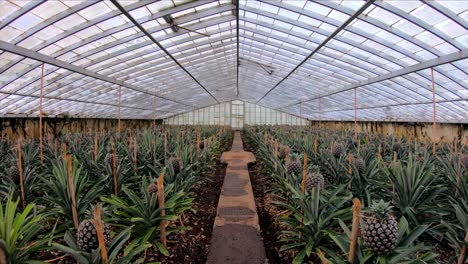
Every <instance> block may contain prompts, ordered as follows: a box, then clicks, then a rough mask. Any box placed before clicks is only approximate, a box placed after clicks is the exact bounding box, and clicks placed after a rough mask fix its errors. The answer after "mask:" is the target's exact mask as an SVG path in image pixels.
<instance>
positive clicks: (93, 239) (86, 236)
mask: <svg viewBox="0 0 468 264" xmlns="http://www.w3.org/2000/svg"><path fill="white" fill-rule="evenodd" d="M101 222H102V221H101ZM102 227H103V230H102V233H103V236H104V241H105V243H106V245H108V244H109V242H110V228H109V225H108V224H106V223H104V222H102ZM96 230H97V229H96V226H95V223H94V220H90V219H88V220H84V221H83V222H81V224H80V226H79V227H78V235H77V237H78V247H79V248H80V249H81V250H83V251H86V252H91V251H92V250H94V249H97V248H98V247H99V242H98V236H97V231H96Z"/></svg>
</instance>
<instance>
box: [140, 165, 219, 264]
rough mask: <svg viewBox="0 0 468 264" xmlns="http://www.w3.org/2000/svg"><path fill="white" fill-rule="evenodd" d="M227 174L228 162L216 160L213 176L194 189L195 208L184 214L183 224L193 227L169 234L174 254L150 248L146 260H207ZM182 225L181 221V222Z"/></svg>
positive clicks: (194, 261)
mask: <svg viewBox="0 0 468 264" xmlns="http://www.w3.org/2000/svg"><path fill="white" fill-rule="evenodd" d="M225 175H226V164H223V163H221V162H220V161H219V160H217V161H216V165H215V168H214V169H213V171H212V177H213V178H212V180H210V181H206V182H205V183H203V184H201V185H199V186H196V187H195V188H194V189H193V193H194V196H195V197H194V201H193V207H192V209H193V211H188V212H187V213H186V214H184V215H183V216H182V217H181V219H183V220H182V221H183V224H184V225H185V226H190V227H191V230H188V231H182V232H179V233H177V234H175V235H174V236H170V237H168V240H169V244H168V250H169V252H170V256H167V257H166V256H164V255H162V254H161V253H160V252H159V251H155V250H152V249H151V250H148V251H147V252H146V257H145V260H147V261H160V262H161V263H191V264H202V263H203V264H204V263H205V262H206V258H207V256H208V248H209V245H210V240H211V233H212V231H213V225H214V220H215V218H216V208H217V206H218V200H219V195H220V194H221V187H222V186H223V181H224V176H225ZM178 224H179V225H180V222H179V223H178Z"/></svg>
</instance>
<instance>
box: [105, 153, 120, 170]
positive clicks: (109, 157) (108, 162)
mask: <svg viewBox="0 0 468 264" xmlns="http://www.w3.org/2000/svg"><path fill="white" fill-rule="evenodd" d="M113 156H114V154H112V152H108V153H107V154H106V157H105V158H104V164H106V166H110V167H112V166H114V161H113V160H112V157H113ZM115 163H116V164H119V157H118V156H117V155H116V157H115Z"/></svg>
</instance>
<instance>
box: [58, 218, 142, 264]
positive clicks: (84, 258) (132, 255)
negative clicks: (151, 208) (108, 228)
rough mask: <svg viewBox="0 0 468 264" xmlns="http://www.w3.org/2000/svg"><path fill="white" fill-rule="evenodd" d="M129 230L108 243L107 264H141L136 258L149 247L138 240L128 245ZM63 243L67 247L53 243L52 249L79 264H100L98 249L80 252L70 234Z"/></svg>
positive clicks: (125, 230) (68, 233)
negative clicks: (66, 255) (70, 257)
mask: <svg viewBox="0 0 468 264" xmlns="http://www.w3.org/2000/svg"><path fill="white" fill-rule="evenodd" d="M131 230H132V228H131V227H129V228H126V229H124V230H123V231H121V232H120V233H119V234H117V235H116V236H115V237H114V238H113V239H112V241H111V242H110V244H109V246H108V247H107V256H108V263H109V264H129V263H143V261H144V259H142V258H138V259H136V258H137V257H138V255H139V254H140V253H141V252H143V251H144V250H145V249H147V248H149V247H150V246H151V245H149V244H147V243H146V242H145V241H142V240H138V239H135V240H133V241H132V242H130V243H128V241H129V239H130V235H131ZM64 241H65V243H66V244H67V245H68V246H65V245H61V244H59V243H54V244H53V246H54V248H55V249H57V250H59V251H62V252H64V253H67V254H68V255H70V256H72V257H73V258H74V259H75V260H76V261H78V263H80V264H101V263H102V256H101V253H100V249H99V248H97V249H95V250H93V251H92V252H90V253H88V252H85V251H81V250H80V248H79V247H78V243H77V241H76V239H75V238H74V237H73V236H72V235H71V234H70V232H67V233H66V234H65V237H64Z"/></svg>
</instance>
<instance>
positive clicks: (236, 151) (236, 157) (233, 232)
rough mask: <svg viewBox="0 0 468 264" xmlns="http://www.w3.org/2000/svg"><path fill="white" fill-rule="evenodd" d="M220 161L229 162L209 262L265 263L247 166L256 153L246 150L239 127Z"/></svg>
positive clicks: (234, 263)
mask: <svg viewBox="0 0 468 264" xmlns="http://www.w3.org/2000/svg"><path fill="white" fill-rule="evenodd" d="M221 161H222V162H223V163H227V164H228V166H227V169H226V177H225V178H224V184H223V188H222V190H221V195H220V198H219V203H218V213H217V216H216V219H215V223H214V228H213V234H212V237H211V245H210V250H209V253H208V260H207V263H208V264H218V263H219V264H221V263H228V264H242V263H248V264H257V263H262V264H263V263H265V261H266V257H265V248H264V246H263V241H262V237H261V235H260V226H259V224H258V215H257V210H256V208H255V200H254V195H253V190H252V185H251V183H250V177H249V170H248V167H247V165H248V164H249V163H251V162H255V156H254V155H253V154H252V153H251V152H245V151H244V148H243V147H242V139H241V136H240V132H239V131H236V132H235V134H234V142H233V144H232V149H231V151H229V152H224V153H223V155H222V156H221Z"/></svg>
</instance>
